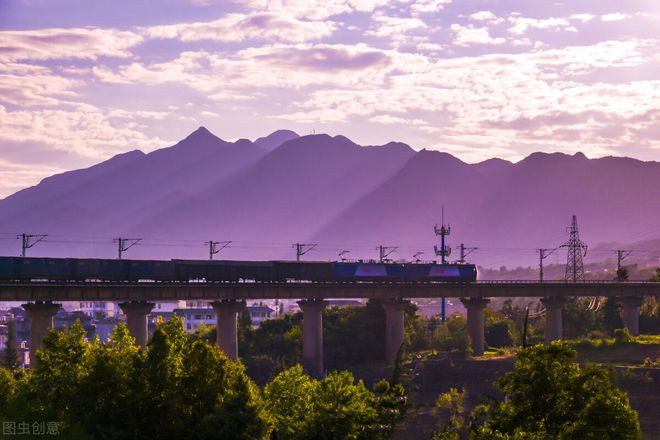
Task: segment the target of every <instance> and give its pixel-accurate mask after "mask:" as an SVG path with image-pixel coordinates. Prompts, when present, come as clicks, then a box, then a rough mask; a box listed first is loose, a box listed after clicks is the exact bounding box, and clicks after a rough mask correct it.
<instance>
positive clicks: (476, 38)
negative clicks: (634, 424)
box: [450, 24, 506, 46]
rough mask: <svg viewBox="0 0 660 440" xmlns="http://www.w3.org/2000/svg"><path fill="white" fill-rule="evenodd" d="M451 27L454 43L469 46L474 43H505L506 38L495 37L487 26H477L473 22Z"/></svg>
mask: <svg viewBox="0 0 660 440" xmlns="http://www.w3.org/2000/svg"><path fill="white" fill-rule="evenodd" d="M450 29H451V30H452V32H454V35H455V36H454V43H455V44H458V45H459V46H469V45H472V44H504V43H505V42H506V39H505V38H502V37H497V38H493V37H491V35H490V31H489V30H488V28H487V27H482V28H475V27H474V26H472V25H471V24H469V25H467V26H461V25H459V24H452V25H451V27H450Z"/></svg>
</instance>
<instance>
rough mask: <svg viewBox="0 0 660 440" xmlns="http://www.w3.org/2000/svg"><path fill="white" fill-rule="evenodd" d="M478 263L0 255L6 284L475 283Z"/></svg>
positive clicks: (0, 273)
mask: <svg viewBox="0 0 660 440" xmlns="http://www.w3.org/2000/svg"><path fill="white" fill-rule="evenodd" d="M476 279H477V268H476V267H475V266H474V265H473V264H438V263H435V262H431V263H391V262H387V263H381V262H376V261H356V262H321V261H311V262H307V261H305V262H302V261H231V260H213V261H211V260H206V261H205V260H169V261H167V260H109V259H97V258H27V257H20V258H19V257H0V281H3V282H93V281H98V282H141V281H144V282H170V283H188V282H207V283H222V282H263V283H275V282H278V283H281V282H313V283H328V282H339V283H341V282H354V281H367V282H386V283H404V282H408V283H418V282H429V281H444V282H472V281H476Z"/></svg>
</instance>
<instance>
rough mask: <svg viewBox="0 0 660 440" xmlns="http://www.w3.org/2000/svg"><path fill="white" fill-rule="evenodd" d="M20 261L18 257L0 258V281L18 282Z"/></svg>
mask: <svg viewBox="0 0 660 440" xmlns="http://www.w3.org/2000/svg"><path fill="white" fill-rule="evenodd" d="M20 260H21V259H20V258H18V257H0V280H12V281H13V280H18V279H19V278H20V274H19V268H20V266H19V263H20Z"/></svg>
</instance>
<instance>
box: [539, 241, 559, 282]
mask: <svg viewBox="0 0 660 440" xmlns="http://www.w3.org/2000/svg"><path fill="white" fill-rule="evenodd" d="M556 250H557V248H554V249H539V281H541V282H543V260H545V259H546V258H548V257H549V256H550V255H552V254H553V253H555V251H556Z"/></svg>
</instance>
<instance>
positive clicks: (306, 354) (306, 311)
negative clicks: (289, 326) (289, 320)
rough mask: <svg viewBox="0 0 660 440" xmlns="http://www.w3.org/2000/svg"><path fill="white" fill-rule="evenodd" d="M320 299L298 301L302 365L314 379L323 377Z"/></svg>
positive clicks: (322, 302)
mask: <svg viewBox="0 0 660 440" xmlns="http://www.w3.org/2000/svg"><path fill="white" fill-rule="evenodd" d="M325 304H326V303H325V301H323V300H322V299H306V300H301V301H298V305H299V306H300V309H301V310H302V312H303V365H304V367H305V368H306V369H307V371H309V373H310V375H312V376H314V377H321V376H323V309H324V308H325Z"/></svg>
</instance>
